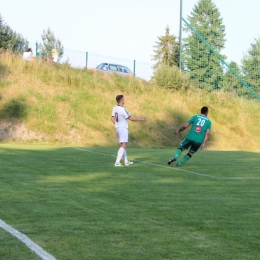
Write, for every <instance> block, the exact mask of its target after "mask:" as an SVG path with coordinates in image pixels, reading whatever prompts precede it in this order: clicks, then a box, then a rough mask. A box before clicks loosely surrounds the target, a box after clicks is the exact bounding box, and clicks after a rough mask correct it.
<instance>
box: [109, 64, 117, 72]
mask: <svg viewBox="0 0 260 260" xmlns="http://www.w3.org/2000/svg"><path fill="white" fill-rule="evenodd" d="M109 70H113V71H117V66H116V65H113V64H110V65H109Z"/></svg>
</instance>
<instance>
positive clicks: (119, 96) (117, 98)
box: [116, 95, 124, 103]
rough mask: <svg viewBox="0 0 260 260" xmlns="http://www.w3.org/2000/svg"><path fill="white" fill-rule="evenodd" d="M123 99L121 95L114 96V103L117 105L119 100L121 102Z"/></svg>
mask: <svg viewBox="0 0 260 260" xmlns="http://www.w3.org/2000/svg"><path fill="white" fill-rule="evenodd" d="M123 97H124V96H123V95H117V96H116V102H117V103H119V102H120V100H121V99H122V98H123Z"/></svg>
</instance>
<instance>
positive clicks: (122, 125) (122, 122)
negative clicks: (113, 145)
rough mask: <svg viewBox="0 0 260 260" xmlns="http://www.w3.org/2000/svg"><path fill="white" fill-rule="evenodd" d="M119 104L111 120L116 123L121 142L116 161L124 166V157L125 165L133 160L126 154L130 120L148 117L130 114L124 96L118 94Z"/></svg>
mask: <svg viewBox="0 0 260 260" xmlns="http://www.w3.org/2000/svg"><path fill="white" fill-rule="evenodd" d="M116 101H117V106H115V107H114V108H113V110H112V116H111V121H112V122H113V123H114V124H115V128H116V133H117V136H118V142H119V143H120V144H121V146H120V148H119V150H118V152H117V158H116V162H115V166H122V164H121V163H120V161H121V159H122V157H124V161H125V165H126V166H129V165H131V164H133V162H130V161H128V159H127V154H126V146H127V143H128V120H131V121H145V120H146V117H145V116H143V117H133V116H131V115H130V114H129V112H128V111H127V109H126V108H124V107H123V106H124V103H125V100H124V96H123V95H117V96H116Z"/></svg>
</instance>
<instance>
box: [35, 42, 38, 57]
mask: <svg viewBox="0 0 260 260" xmlns="http://www.w3.org/2000/svg"><path fill="white" fill-rule="evenodd" d="M35 45H36V53H35V56H36V57H38V42H37V41H36V44H35Z"/></svg>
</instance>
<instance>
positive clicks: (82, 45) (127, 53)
mask: <svg viewBox="0 0 260 260" xmlns="http://www.w3.org/2000/svg"><path fill="white" fill-rule="evenodd" d="M182 2H183V10H182V13H183V17H184V18H185V19H186V18H187V16H188V15H190V13H191V11H192V8H193V7H194V5H195V4H196V3H197V2H198V0H182ZM213 2H214V3H215V4H216V6H217V8H218V9H219V11H220V14H221V17H222V18H223V23H224V25H225V26H226V44H225V49H224V50H223V51H222V53H223V54H225V55H226V56H227V61H228V62H230V61H235V62H237V63H238V64H240V62H241V59H242V58H243V55H244V54H245V53H246V52H247V51H248V49H249V48H250V44H251V43H253V42H254V39H255V38H258V37H260V19H259V17H258V13H259V11H260V0H213ZM0 14H1V16H2V18H3V19H4V21H5V22H6V23H7V24H8V25H9V26H10V27H11V28H12V29H13V30H15V31H16V32H17V33H20V34H22V35H23V36H24V37H25V38H27V40H28V41H29V42H30V46H31V47H33V48H35V46H33V45H35V42H36V41H38V42H40V41H41V35H42V33H43V30H47V28H48V27H50V29H51V31H53V32H54V35H55V36H56V37H57V38H58V39H60V40H61V42H62V44H63V46H64V49H65V55H67V57H68V58H69V59H70V60H72V59H73V58H75V59H76V57H79V56H80V59H83V58H82V55H83V53H85V52H89V53H90V54H91V53H93V54H98V55H99V56H100V57H101V60H102V57H119V58H121V59H122V61H123V59H125V60H131V61H132V60H136V61H141V62H146V63H149V64H151V63H153V61H151V58H152V55H153V54H154V45H155V44H156V43H155V42H156V41H157V37H158V36H162V35H164V33H165V28H166V26H169V27H170V33H172V34H174V35H176V36H178V35H179V25H180V23H179V21H180V0H131V1H122V0H109V1H108V0H73V1H72V0H44V1H42V0H41V1H39V0H23V1H21V0H0ZM102 55H104V56H102ZM96 59H98V58H96ZM103 59H104V58H103ZM83 60H84V61H85V56H84V59H83ZM98 62H99V61H98Z"/></svg>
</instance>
